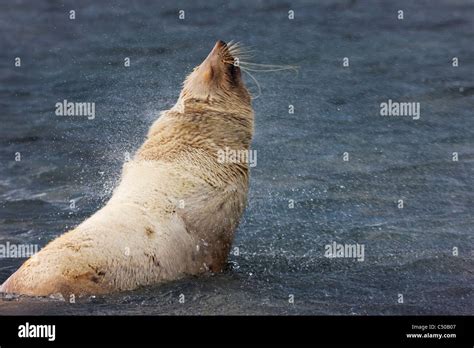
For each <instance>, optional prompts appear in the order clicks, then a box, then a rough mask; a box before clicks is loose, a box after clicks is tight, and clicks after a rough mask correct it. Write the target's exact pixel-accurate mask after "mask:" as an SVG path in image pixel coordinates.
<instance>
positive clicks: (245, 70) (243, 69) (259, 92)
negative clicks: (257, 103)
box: [240, 67, 262, 99]
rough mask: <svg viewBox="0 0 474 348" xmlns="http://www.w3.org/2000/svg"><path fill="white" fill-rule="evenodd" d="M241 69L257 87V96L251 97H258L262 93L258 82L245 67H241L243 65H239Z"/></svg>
mask: <svg viewBox="0 0 474 348" xmlns="http://www.w3.org/2000/svg"><path fill="white" fill-rule="evenodd" d="M240 68H241V70H242V71H243V72H245V73H246V74H247V75H249V77H250V78H251V79H252V80H253V81H254V82H255V84H256V85H257V88H258V95H257V96H252V99H257V98H258V97H260V95H261V94H262V89H261V87H260V83H258V81H257V79H256V78H255V77H254V76H253V75H252V74H251V73H250V72H249V71H247V69H245V68H243V67H240Z"/></svg>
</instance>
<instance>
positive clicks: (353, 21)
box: [0, 0, 474, 315]
mask: <svg viewBox="0 0 474 348" xmlns="http://www.w3.org/2000/svg"><path fill="white" fill-rule="evenodd" d="M400 9H401V10H403V11H404V12H403V14H404V19H403V20H399V19H397V14H398V12H397V11H398V10H400ZM70 10H75V11H76V19H74V20H70V19H69V11H70ZM179 10H184V11H185V19H184V20H179V19H178V11H179ZM289 10H293V11H294V13H295V18H294V19H293V20H290V19H288V11H289ZM473 21H474V3H473V2H472V1H468V0H462V1H461V0H453V1H448V0H444V1H416V2H415V1H397V2H396V3H395V2H389V1H369V0H367V1H365V0H364V1H350V0H348V1H342V0H341V1H318V2H313V1H250V0H249V1H240V2H229V1H205V2H204V1H193V2H190V1H166V2H161V1H137V2H130V1H100V2H97V1H81V2H80V4H76V3H75V2H72V1H44V2H39V1H33V0H29V1H11V2H8V3H6V2H2V3H1V4H0V33H1V34H0V35H1V36H0V81H1V83H0V244H5V243H6V242H10V243H22V244H37V245H39V246H44V245H45V244H46V243H48V242H49V241H50V240H52V239H53V238H55V237H56V236H58V235H60V234H62V233H63V232H65V231H66V230H68V229H70V228H71V227H73V226H76V225H77V224H79V223H80V222H82V221H83V220H84V219H86V218H87V217H88V216H90V215H91V214H92V213H93V212H95V211H96V210H97V209H99V208H100V207H101V206H103V205H104V204H105V202H106V201H107V199H108V198H109V197H110V195H111V192H112V190H113V188H114V186H115V185H116V183H117V181H118V179H119V177H120V171H121V166H122V163H123V162H124V160H125V157H126V155H127V153H130V154H133V152H134V151H135V150H136V149H137V148H138V147H139V146H140V144H141V143H142V142H143V140H144V137H145V134H146V132H147V129H148V127H149V126H150V125H151V123H152V122H153V121H154V120H155V119H156V118H157V117H158V113H159V111H160V110H165V109H167V108H169V107H171V106H172V105H173V104H174V102H175V101H176V99H177V97H178V94H179V91H180V86H181V83H182V81H183V79H184V77H185V75H186V74H187V73H188V72H190V71H191V70H192V68H193V67H194V66H195V65H197V64H199V63H200V62H201V61H202V59H203V58H205V56H206V55H207V53H208V52H209V50H210V49H211V48H212V46H213V44H214V43H215V41H216V40H219V39H221V40H224V41H230V40H235V41H241V42H242V43H243V44H245V45H246V46H247V47H249V48H250V49H252V51H253V58H252V61H253V62H255V63H267V64H292V65H297V66H299V70H298V73H295V72H292V71H280V72H265V73H263V72H261V73H255V74H254V76H255V77H256V78H257V80H258V81H259V84H260V86H261V93H260V96H259V97H258V98H256V99H254V101H253V106H254V109H255V113H256V131H255V137H254V142H253V149H254V150H256V151H257V166H256V167H255V168H253V169H252V171H251V188H250V193H249V204H248V207H247V209H246V212H245V215H244V217H243V219H242V221H241V224H240V226H239V228H238V230H237V232H236V236H235V242H234V249H233V254H232V255H231V256H230V259H229V264H228V267H227V270H226V271H225V272H223V273H221V274H215V275H208V276H203V277H189V278H185V279H182V280H179V281H176V282H171V283H167V284H161V285H156V286H151V287H146V288H142V289H138V290H136V291H131V292H125V293H118V294H113V295H108V296H97V297H86V298H81V299H77V301H76V303H73V304H72V303H68V302H65V301H62V300H60V299H50V298H27V297H12V296H5V295H2V296H0V314H35V315H41V314H53V315H56V314H57V315H60V314H71V315H76V314H82V315H84V314H85V315H87V314H99V315H106V314H107V315H109V314H125V315H126V314H185V315H188V314H269V315H275V314H276V315H281V314H289V315H294V314H304V315H307V314H315V315H336V314H342V315H366V314H380V315H390V314H394V315H399V314H410V315H417V314H472V313H473V310H474V300H473V287H474V274H473V273H474V258H473V256H474V252H473V245H474V242H473V239H474V238H473V237H474V228H473V222H474V218H473V208H474V194H473V187H474V176H473V169H474V166H473V164H474V148H473V144H474V127H473V126H474V121H473V116H474V115H473V110H474V74H473V70H474V61H473V59H472V57H473V55H474V46H473V45H472V42H473V39H474V34H473V31H472V28H473ZM15 57H20V58H21V67H20V68H15V67H14V59H15ZM125 57H129V58H130V61H131V65H130V67H128V68H125V67H124V64H123V62H124V58H125ZM344 57H347V58H349V67H343V64H342V62H343V58H344ZM453 57H458V59H459V66H458V67H453V66H452V59H453ZM246 81H247V85H248V87H249V88H250V90H251V91H252V92H253V93H254V94H255V95H257V86H256V85H255V83H254V82H253V80H252V79H251V78H249V77H248V76H246ZM64 99H67V100H69V101H86V102H95V103H96V116H95V118H94V119H93V120H88V119H87V118H85V117H82V118H81V117H76V118H73V117H58V116H55V114H54V110H55V108H54V105H55V103H57V102H61V101H63V100H64ZM388 99H391V100H394V101H403V102H405V101H406V102H419V103H420V110H421V114H420V118H419V119H418V120H414V119H413V118H411V117H383V116H380V103H382V102H385V101H387V100H388ZM289 105H293V107H294V113H289ZM346 152H347V154H348V155H349V160H348V161H344V160H343V156H344V153H346ZM453 152H457V153H458V156H459V158H458V161H453V160H452V157H453ZM17 153H19V154H20V156H21V161H15V156H16V154H17ZM399 199H402V200H403V201H404V207H403V209H400V208H398V203H397V202H398V200H399ZM71 200H74V201H75V205H76V206H75V208H71V207H70V201H71ZM333 242H337V243H340V244H359V245H363V246H364V260H363V261H357V260H355V259H351V258H327V257H325V246H326V245H328V244H331V243H333ZM235 248H238V249H235ZM453 248H457V250H458V253H457V255H454V254H453V250H454V249H453ZM237 250H238V252H237ZM22 262H24V259H18V258H3V259H0V282H3V281H4V280H5V279H6V278H7V277H8V276H9V275H10V274H11V273H13V272H14V270H16V269H17V268H18V267H19V266H20V264H21V263H22ZM181 294H183V295H184V296H185V297H184V298H185V301H184V303H180V302H179V298H180V295H181ZM399 294H401V295H403V303H399ZM290 299H294V301H289V300H290ZM291 302H293V303H291Z"/></svg>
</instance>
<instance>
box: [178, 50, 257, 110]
mask: <svg viewBox="0 0 474 348" xmlns="http://www.w3.org/2000/svg"><path fill="white" fill-rule="evenodd" d="M237 53H238V46H236V45H231V44H230V45H227V44H226V43H225V42H224V41H217V43H216V44H215V46H214V48H213V49H212V51H211V53H209V55H208V56H207V58H206V59H204V61H203V62H202V63H201V64H200V65H198V66H197V67H195V68H194V71H193V72H192V73H191V74H189V75H188V77H187V78H186V80H185V81H184V86H183V90H182V91H181V94H180V98H179V101H178V104H181V106H184V107H185V108H186V107H188V106H189V107H196V106H197V107H202V108H210V109H217V110H226V111H229V110H230V109H232V108H237V109H248V110H251V105H250V100H251V98H250V94H249V92H248V91H247V88H246V87H245V85H244V83H243V81H242V75H241V71H240V68H239V67H238V66H237V65H238V64H236V58H238V57H236V55H237Z"/></svg>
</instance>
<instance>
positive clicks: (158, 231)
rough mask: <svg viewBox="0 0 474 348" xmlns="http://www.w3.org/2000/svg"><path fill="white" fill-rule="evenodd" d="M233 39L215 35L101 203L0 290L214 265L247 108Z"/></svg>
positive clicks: (92, 287) (84, 290)
mask: <svg viewBox="0 0 474 348" xmlns="http://www.w3.org/2000/svg"><path fill="white" fill-rule="evenodd" d="M238 52H239V48H238V45H235V44H229V45H227V44H226V43H225V42H223V41H218V42H217V43H216V44H215V46H214V48H213V49H212V51H211V52H210V53H209V55H208V56H207V58H206V59H205V60H204V61H203V62H202V63H201V64H200V65H199V66H197V67H196V68H195V69H194V71H193V72H192V73H191V74H189V75H188V77H187V78H186V80H185V81H184V85H183V88H182V91H181V93H180V96H179V98H178V101H177V103H176V104H175V105H174V106H173V107H172V108H171V109H170V110H167V111H164V112H162V113H161V115H160V117H159V118H158V119H157V120H156V121H155V122H154V123H153V125H152V126H151V128H150V130H149V132H148V136H147V139H146V141H145V142H144V143H143V145H142V146H141V148H140V149H139V150H138V151H137V153H136V154H135V156H134V158H133V160H131V161H130V162H127V163H125V164H124V167H123V171H122V177H121V180H120V183H119V185H118V186H117V187H116V188H115V190H114V192H113V195H112V197H111V198H110V200H109V201H108V202H107V204H106V205H105V206H104V207H103V208H102V209H100V210H99V211H97V212H96V213H95V214H93V215H92V216H91V217H90V218H88V219H87V220H85V221H84V222H82V223H81V224H80V225H78V226H77V227H76V228H74V229H73V230H71V231H68V232H66V233H65V234H63V235H61V236H60V237H58V238H57V239H55V240H53V241H52V242H50V243H49V244H48V245H47V246H45V247H44V248H43V249H42V250H41V251H40V252H38V253H37V254H35V255H34V256H32V257H31V258H30V259H28V260H27V261H26V262H25V263H24V264H23V265H22V266H21V267H20V268H19V269H18V270H17V271H16V272H15V273H14V274H13V275H11V276H10V278H8V279H7V280H6V281H5V283H4V284H3V285H2V286H1V288H0V291H2V292H9V293H18V294H25V295H33V296H47V295H52V294H58V293H60V294H62V295H66V296H70V295H71V294H74V295H87V294H104V293H109V292H115V291H121V290H131V289H135V288H137V287H140V286H145V285H150V284H154V283H159V282H163V281H169V280H174V279H178V278H181V277H183V276H185V275H196V274H200V273H204V272H207V271H211V272H219V271H221V270H222V269H223V267H224V265H225V263H226V261H227V257H228V253H229V251H230V247H231V243H232V241H233V235H234V231H235V229H236V227H237V225H238V222H239V219H240V217H241V215H242V213H243V211H244V208H245V205H246V201H247V192H248V185H249V168H248V163H240V162H237V163H236V162H229V163H227V162H224V163H222V161H218V160H217V152H218V151H219V150H222V149H225V148H229V149H235V150H247V151H248V150H249V148H250V143H251V140H252V135H253V128H254V122H253V117H254V116H253V115H254V114H253V110H252V106H251V98H250V94H249V92H248V90H247V89H246V87H245V85H244V83H243V80H242V76H241V71H240V68H239V67H238V66H236V65H234V64H233V62H234V59H235V57H236V56H237V55H238Z"/></svg>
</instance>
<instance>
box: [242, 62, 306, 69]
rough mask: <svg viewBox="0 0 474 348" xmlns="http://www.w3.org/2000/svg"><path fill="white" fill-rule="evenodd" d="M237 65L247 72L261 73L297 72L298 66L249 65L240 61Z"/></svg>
mask: <svg viewBox="0 0 474 348" xmlns="http://www.w3.org/2000/svg"><path fill="white" fill-rule="evenodd" d="M239 65H241V66H244V67H245V68H246V69H247V70H250V71H261V72H269V71H281V70H293V71H295V72H298V68H299V67H298V66H296V65H275V64H257V63H250V62H245V61H240V62H239Z"/></svg>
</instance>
